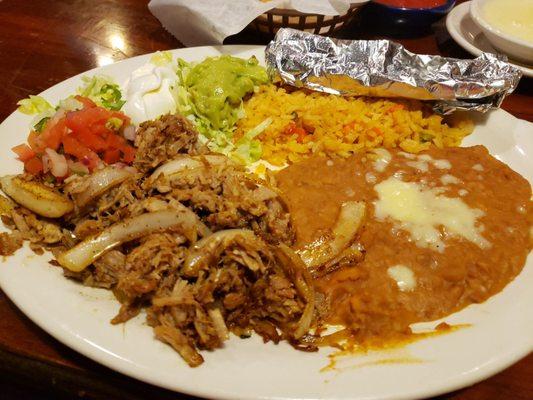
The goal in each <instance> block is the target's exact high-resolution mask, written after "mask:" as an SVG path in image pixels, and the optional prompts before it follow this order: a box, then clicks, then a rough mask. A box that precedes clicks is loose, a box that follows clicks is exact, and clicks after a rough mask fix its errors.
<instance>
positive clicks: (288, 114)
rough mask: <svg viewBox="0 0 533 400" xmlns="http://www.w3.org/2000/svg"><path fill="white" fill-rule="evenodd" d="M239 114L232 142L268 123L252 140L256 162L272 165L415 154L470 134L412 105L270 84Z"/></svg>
mask: <svg viewBox="0 0 533 400" xmlns="http://www.w3.org/2000/svg"><path fill="white" fill-rule="evenodd" d="M244 110H245V113H246V116H245V117H244V118H243V119H241V120H240V121H239V122H238V124H237V132H236V133H237V137H239V136H240V135H242V134H244V133H245V132H247V131H249V130H250V129H252V128H254V127H256V126H257V125H258V124H260V123H261V122H262V121H264V120H265V119H267V118H272V123H271V124H270V125H269V126H268V128H267V129H266V130H265V131H264V132H263V133H262V134H261V135H260V136H259V137H258V139H259V140H260V141H261V143H262V146H263V156H262V158H263V159H264V160H267V161H268V162H270V163H272V164H274V165H284V164H286V163H292V162H296V161H298V160H301V159H302V158H305V157H308V156H310V155H312V154H321V155H328V156H334V155H339V156H342V157H347V156H349V155H350V154H352V153H354V152H358V151H361V150H364V149H371V148H374V147H400V148H402V149H403V150H404V151H408V152H413V153H416V152H419V151H421V150H425V149H427V148H428V147H429V146H430V144H431V143H433V144H434V145H436V146H437V147H446V146H457V145H459V144H460V143H461V140H462V139H463V138H464V137H465V136H466V135H468V134H470V133H471V132H472V129H473V124H472V122H471V121H469V120H467V119H464V118H463V119H458V120H456V121H454V123H453V124H451V123H446V122H445V121H444V120H443V118H442V117H441V116H439V115H436V114H434V113H433V112H432V111H431V109H430V108H429V107H427V106H424V105H423V104H422V103H421V102H418V101H400V100H386V99H370V98H343V97H339V96H335V95H328V94H323V93H316V92H307V91H304V90H295V91H289V90H286V89H284V88H281V87H277V86H275V85H264V86H261V87H260V89H259V91H258V92H257V93H255V94H254V95H253V96H252V97H251V98H250V99H248V100H247V101H246V102H245V104H244ZM456 119H457V118H456Z"/></svg>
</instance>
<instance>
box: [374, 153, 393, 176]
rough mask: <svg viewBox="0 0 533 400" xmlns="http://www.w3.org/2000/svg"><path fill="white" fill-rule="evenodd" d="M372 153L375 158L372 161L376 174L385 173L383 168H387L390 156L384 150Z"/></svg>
mask: <svg viewBox="0 0 533 400" xmlns="http://www.w3.org/2000/svg"><path fill="white" fill-rule="evenodd" d="M372 152H373V153H374V154H375V155H376V156H377V158H376V159H375V160H374V169H375V170H376V171H377V172H383V171H385V168H387V165H389V163H390V161H391V160H392V154H391V153H390V152H389V151H388V150H385V149H374V150H372Z"/></svg>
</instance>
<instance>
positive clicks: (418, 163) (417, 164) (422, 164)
mask: <svg viewBox="0 0 533 400" xmlns="http://www.w3.org/2000/svg"><path fill="white" fill-rule="evenodd" d="M405 154H408V153H405ZM409 155H410V156H412V157H406V156H405V155H404V157H406V158H409V159H411V160H413V161H407V162H406V164H407V165H409V166H410V167H412V168H414V169H417V170H419V171H421V172H428V171H429V166H430V165H433V166H434V167H435V168H437V169H450V168H451V167H452V164H451V163H450V162H449V161H448V160H434V159H433V158H432V157H431V156H430V155H429V154H420V155H418V156H415V155H413V154H409Z"/></svg>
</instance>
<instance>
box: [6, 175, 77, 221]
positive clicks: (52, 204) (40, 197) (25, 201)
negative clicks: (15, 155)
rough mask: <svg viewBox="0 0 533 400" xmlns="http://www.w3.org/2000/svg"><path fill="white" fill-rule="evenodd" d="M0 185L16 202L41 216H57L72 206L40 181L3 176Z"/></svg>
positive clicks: (69, 209) (63, 213) (68, 210)
mask: <svg viewBox="0 0 533 400" xmlns="http://www.w3.org/2000/svg"><path fill="white" fill-rule="evenodd" d="M0 185H1V186H2V190H3V191H4V193H5V194H7V195H8V196H9V197H11V198H12V199H13V200H14V201H15V202H16V203H18V204H20V205H21V206H24V207H26V208H27V209H28V210H31V211H33V212H34V213H35V214H38V215H41V216H43V217H48V218H59V217H62V216H63V215H65V214H67V213H69V212H70V211H72V209H73V208H74V205H73V204H72V202H71V201H70V200H69V199H67V198H66V197H65V196H62V195H61V194H59V193H57V192H56V191H55V190H53V189H51V188H49V187H48V186H45V185H43V184H41V183H37V182H32V181H25V180H24V179H21V178H20V177H19V176H14V175H8V176H4V177H2V178H0Z"/></svg>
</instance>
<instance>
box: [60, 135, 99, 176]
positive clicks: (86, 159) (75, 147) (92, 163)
mask: <svg viewBox="0 0 533 400" xmlns="http://www.w3.org/2000/svg"><path fill="white" fill-rule="evenodd" d="M63 150H64V151H65V153H66V154H70V155H72V156H74V157H76V158H77V159H78V160H80V162H81V163H83V165H85V166H87V167H88V168H89V169H90V170H93V169H94V168H96V166H97V165H98V162H99V161H100V157H98V155H97V154H96V153H95V152H94V151H92V150H91V149H88V148H87V147H86V146H84V145H83V144H81V143H80V142H79V141H78V140H77V139H76V138H75V137H74V136H73V135H67V136H65V137H64V138H63Z"/></svg>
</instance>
